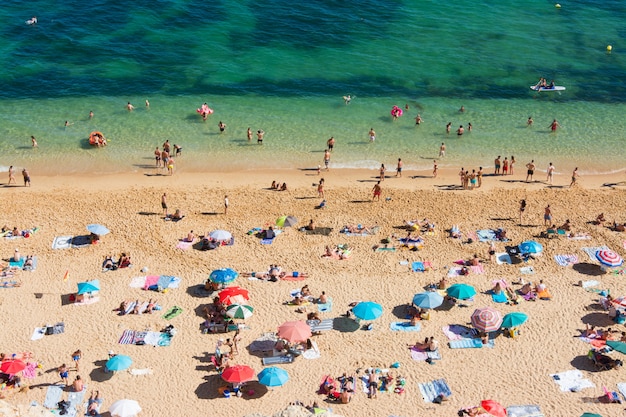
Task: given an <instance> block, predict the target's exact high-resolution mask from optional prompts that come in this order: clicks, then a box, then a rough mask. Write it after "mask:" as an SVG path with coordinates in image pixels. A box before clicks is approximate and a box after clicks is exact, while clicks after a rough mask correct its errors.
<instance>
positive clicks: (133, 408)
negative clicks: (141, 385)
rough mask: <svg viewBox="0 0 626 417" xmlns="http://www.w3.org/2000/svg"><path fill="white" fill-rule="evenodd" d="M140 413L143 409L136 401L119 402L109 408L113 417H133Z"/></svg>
mask: <svg viewBox="0 0 626 417" xmlns="http://www.w3.org/2000/svg"><path fill="white" fill-rule="evenodd" d="M139 412H141V407H140V406H139V403H138V402H137V401H135V400H118V401H115V402H114V403H113V404H111V407H109V413H111V416H112V417H133V416H136V415H137V414H139Z"/></svg>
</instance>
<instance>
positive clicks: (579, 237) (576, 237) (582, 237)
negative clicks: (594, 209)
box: [567, 233, 591, 240]
mask: <svg viewBox="0 0 626 417" xmlns="http://www.w3.org/2000/svg"><path fill="white" fill-rule="evenodd" d="M567 238H568V239H569V240H591V235H588V234H586V233H585V234H576V235H572V234H570V235H568V236H567Z"/></svg>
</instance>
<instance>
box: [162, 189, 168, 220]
mask: <svg viewBox="0 0 626 417" xmlns="http://www.w3.org/2000/svg"><path fill="white" fill-rule="evenodd" d="M161 208H163V215H164V216H166V217H167V194H165V193H163V195H162V196H161Z"/></svg>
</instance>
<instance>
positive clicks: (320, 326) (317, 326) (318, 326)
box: [306, 319, 334, 333]
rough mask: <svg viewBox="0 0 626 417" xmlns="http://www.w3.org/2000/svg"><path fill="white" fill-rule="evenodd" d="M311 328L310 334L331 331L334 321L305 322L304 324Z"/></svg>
mask: <svg viewBox="0 0 626 417" xmlns="http://www.w3.org/2000/svg"><path fill="white" fill-rule="evenodd" d="M306 323H307V324H308V325H309V326H310V327H311V333H320V332H324V331H328V330H332V329H333V323H334V319H324V320H321V321H319V320H307V322H306Z"/></svg>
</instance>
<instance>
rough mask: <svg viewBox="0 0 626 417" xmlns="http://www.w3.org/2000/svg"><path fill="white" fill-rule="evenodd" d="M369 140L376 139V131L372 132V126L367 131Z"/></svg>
mask: <svg viewBox="0 0 626 417" xmlns="http://www.w3.org/2000/svg"><path fill="white" fill-rule="evenodd" d="M368 134H369V137H370V142H374V141H375V140H376V132H374V128H373V127H372V128H370V131H369V133H368Z"/></svg>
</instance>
